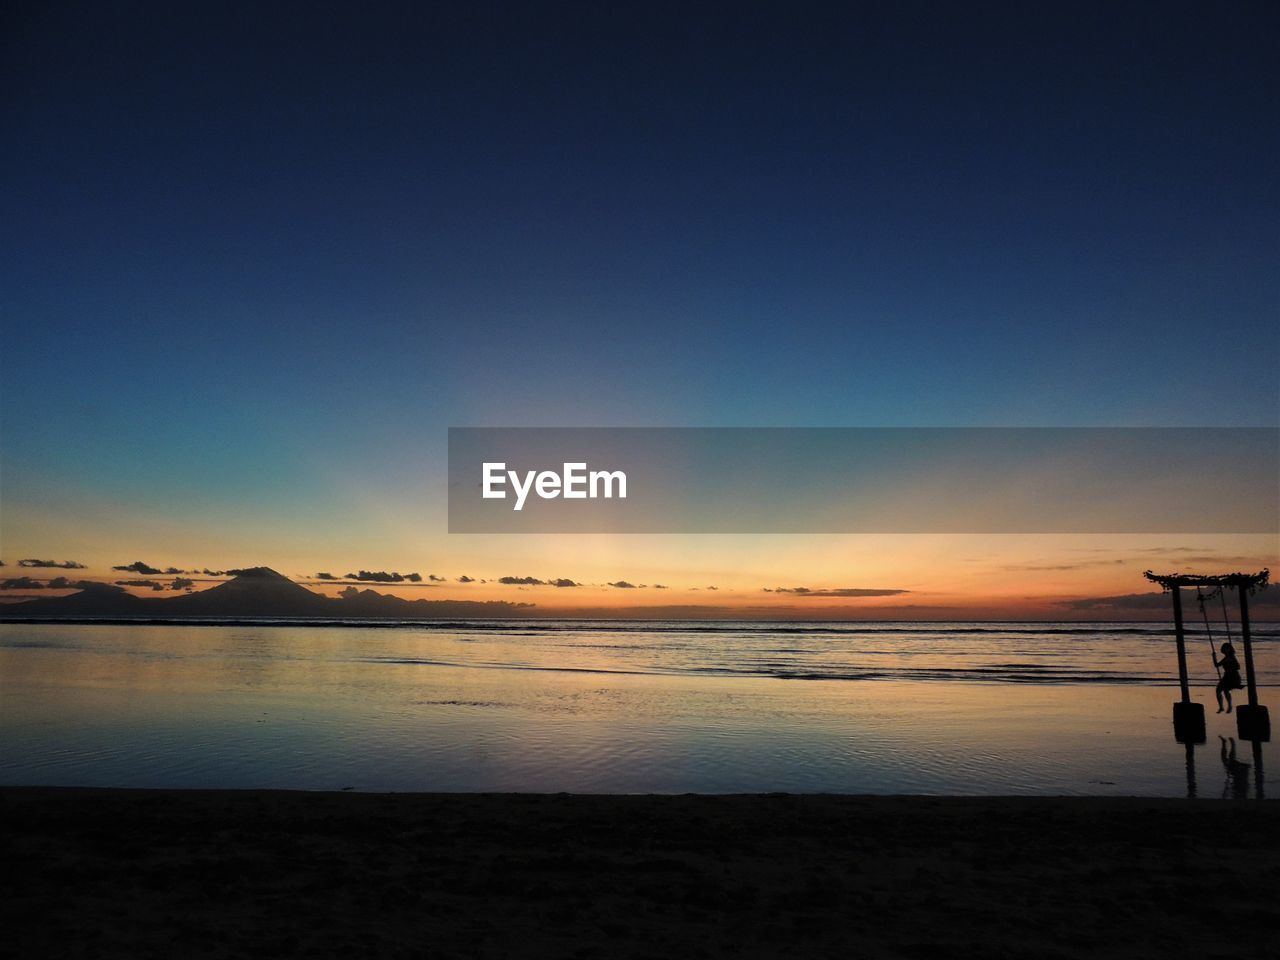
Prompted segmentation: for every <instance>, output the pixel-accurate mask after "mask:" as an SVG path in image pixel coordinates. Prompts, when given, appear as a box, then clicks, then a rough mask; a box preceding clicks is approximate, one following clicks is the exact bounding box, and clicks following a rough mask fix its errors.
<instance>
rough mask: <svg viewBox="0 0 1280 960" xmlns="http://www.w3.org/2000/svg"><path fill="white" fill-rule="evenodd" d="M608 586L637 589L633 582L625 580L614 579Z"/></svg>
mask: <svg viewBox="0 0 1280 960" xmlns="http://www.w3.org/2000/svg"><path fill="white" fill-rule="evenodd" d="M609 586H611V587H617V588H618V589H619V590H636V589H638V588H637V587H636V585H635V584H634V583H628V582H627V581H626V580H615V581H614V582H613V583H610V584H609Z"/></svg>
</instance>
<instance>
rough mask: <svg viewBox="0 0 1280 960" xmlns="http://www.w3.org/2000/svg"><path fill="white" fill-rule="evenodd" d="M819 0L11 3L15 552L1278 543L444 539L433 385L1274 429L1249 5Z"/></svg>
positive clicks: (683, 558) (723, 555)
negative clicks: (840, 1) (804, 0)
mask: <svg viewBox="0 0 1280 960" xmlns="http://www.w3.org/2000/svg"><path fill="white" fill-rule="evenodd" d="M831 6H832V5H826V4H820V5H818V4H815V5H796V4H788V5H783V4H772V5H757V4H735V5H732V6H730V5H725V6H719V7H716V6H712V5H698V7H697V9H696V10H691V9H689V5H665V4H644V5H636V6H633V7H628V8H623V7H621V6H620V5H612V4H609V5H599V4H595V5H588V4H557V5H540V4H519V5H508V6H506V7H498V6H487V5H484V4H476V3H467V4H458V5H445V4H440V5H424V4H403V5H401V4H378V5H368V4H364V5H355V4H319V5H317V4H307V5H302V4H299V5H296V6H291V5H279V6H275V5H272V6H271V7H270V8H269V9H264V7H263V5H242V4H235V3H230V4H228V3H223V4H217V5H213V4H176V5H175V4H129V3H121V4H111V5H103V4H40V5H29V6H27V7H26V8H24V9H17V10H10V11H9V12H7V13H6V14H5V15H4V16H5V17H6V22H5V24H4V29H3V30H0V35H3V38H4V39H3V43H4V45H5V50H4V78H3V79H4V86H3V89H4V93H3V95H2V97H3V99H2V102H3V109H4V118H5V127H6V131H7V133H8V137H7V140H8V142H9V143H10V144H11V145H13V147H12V148H11V149H8V150H5V151H3V154H0V169H3V175H4V180H5V183H6V186H7V189H6V190H5V191H4V199H3V201H2V202H3V207H2V208H0V213H2V216H3V222H4V223H5V225H6V228H7V229H5V230H4V231H3V233H2V234H0V243H2V244H3V267H2V269H3V274H2V275H0V280H2V281H3V293H0V298H2V299H0V310H2V311H3V321H2V322H3V332H4V336H3V344H4V346H3V351H2V354H0V559H3V561H4V562H5V563H6V569H5V571H4V572H5V573H6V574H7V573H12V572H13V571H12V570H11V569H10V568H14V567H15V564H16V563H17V562H18V560H19V559H23V558H45V557H48V558H57V559H59V560H65V559H74V560H76V561H77V562H82V563H85V564H86V568H87V570H88V574H89V575H93V576H102V577H104V578H109V577H111V576H112V571H111V569H110V568H111V567H112V566H116V565H124V564H127V563H130V562H133V561H136V560H138V559H139V558H141V559H143V560H144V561H145V562H146V563H148V564H152V565H154V566H156V567H157V568H160V569H164V568H168V567H170V566H173V567H176V568H182V569H202V568H206V567H208V568H214V569H225V568H228V567H237V566H249V565H255V564H259V563H261V564H267V565H271V566H273V567H276V568H278V569H280V570H281V571H282V572H286V573H290V574H291V575H299V576H302V575H313V574H315V573H316V572H320V571H330V572H333V571H337V572H340V573H346V572H357V571H359V570H362V569H365V570H370V571H378V570H388V571H390V570H397V571H420V572H422V573H423V574H424V575H425V574H426V573H427V572H428V571H435V572H437V573H438V575H440V576H442V577H444V578H445V579H446V580H447V581H448V582H449V583H450V586H449V590H450V591H451V592H450V596H475V597H476V598H482V599H486V598H490V597H494V598H498V597H502V598H511V597H512V595H513V591H523V594H522V596H521V599H529V598H530V597H532V598H534V599H535V600H536V602H539V603H542V604H545V605H550V604H552V603H560V604H563V603H566V602H569V601H566V600H564V599H563V597H564V595H565V594H568V593H572V592H573V591H572V590H566V589H563V588H545V587H539V586H537V585H502V584H493V583H492V582H491V581H494V580H498V579H500V578H501V577H503V576H512V577H517V578H519V577H533V578H535V579H544V580H546V579H555V578H568V579H573V580H574V581H575V582H582V583H584V584H588V585H589V586H588V587H587V588H578V589H581V590H582V592H581V593H580V594H575V596H580V597H582V598H583V599H580V600H575V601H573V602H575V603H579V604H584V605H603V606H610V605H615V606H616V605H619V604H622V603H624V602H625V603H627V604H634V603H658V602H659V601H658V600H657V599H656V598H655V595H654V594H652V593H645V596H644V597H643V599H640V600H636V599H633V597H634V595H635V594H637V593H643V592H644V591H641V590H640V589H639V588H611V587H608V586H607V584H609V583H616V582H620V581H624V582H632V583H637V584H638V583H645V584H649V585H652V584H653V583H655V582H659V583H663V584H664V585H666V586H667V587H668V594H664V599H663V600H662V601H661V602H664V603H665V602H679V603H703V602H708V601H706V597H707V595H708V591H707V589H706V588H707V587H709V586H716V587H717V588H718V589H717V591H716V593H721V592H722V591H723V592H724V593H727V594H730V595H732V599H729V600H721V599H719V598H717V600H716V602H718V603H731V604H737V605H739V606H749V605H752V604H754V603H767V604H775V605H776V604H779V603H780V601H779V600H778V599H777V595H776V594H774V593H772V592H771V593H769V594H765V592H764V591H765V588H766V587H767V588H769V589H770V591H772V590H773V589H775V588H776V587H779V586H782V587H789V588H794V587H796V586H804V587H806V588H808V589H810V590H836V589H864V588H865V589H894V590H904V591H910V595H911V596H912V597H913V598H914V600H916V601H917V602H919V603H921V604H926V603H927V604H929V605H931V607H932V608H936V609H941V608H942V607H946V608H948V609H965V610H970V611H979V610H980V611H982V612H984V613H988V614H989V613H992V612H995V613H999V612H1000V611H1002V610H1003V611H1006V612H1013V613H1016V612H1027V611H1033V610H1034V611H1049V612H1051V611H1052V610H1053V609H1055V606H1054V605H1055V604H1059V605H1060V604H1062V603H1066V602H1069V601H1071V600H1073V599H1079V598H1087V597H1089V596H1101V595H1110V594H1126V593H1130V592H1137V591H1139V590H1141V588H1142V586H1143V584H1142V582H1141V579H1140V576H1139V574H1140V572H1141V569H1143V567H1144V564H1147V563H1148V562H1150V557H1151V556H1153V555H1154V556H1156V557H1157V558H1158V560H1161V561H1166V560H1167V561H1168V562H1169V563H1173V561H1174V560H1175V559H1176V558H1178V557H1198V558H1201V560H1202V563H1204V564H1208V565H1212V566H1215V567H1221V566H1224V565H1225V566H1227V567H1234V566H1255V567H1256V566H1261V565H1265V564H1268V563H1270V564H1275V563H1277V562H1278V561H1277V557H1278V556H1280V544H1278V541H1277V538H1276V537H1274V536H1268V535H1253V536H1235V537H1224V536H1215V537H1200V538H1198V539H1194V540H1192V541H1187V540H1186V538H1185V537H1183V538H1166V539H1164V540H1159V539H1157V540H1155V541H1153V540H1152V539H1151V538H1129V539H1128V540H1123V539H1121V540H1120V541H1118V542H1117V541H1116V539H1115V538H1104V537H1093V538H1080V537H1074V538H1073V537H1048V536H1044V537H1039V538H1022V539H1019V538H1012V537H986V538H980V537H942V536H934V537H921V536H916V537H906V536H899V537H894V536H888V535H884V536H876V537H871V536H861V537H857V536H822V535H810V536H763V535H757V536H750V535H743V536H706V535H700V536H693V535H688V536H666V537H639V536H615V537H611V536H599V535H597V536H573V537H569V536H535V535H529V536H496V535H494V536H489V535H486V536H480V535H471V536H465V535H450V534H448V533H447V524H446V514H445V493H446V483H445V471H446V462H445V453H446V435H447V429H448V428H449V427H457V426H610V425H616V426H1030V425H1036V426H1062V425H1070V426H1208V427H1213V426H1225V425H1231V426H1271V427H1274V426H1276V425H1277V424H1280V378H1278V377H1277V374H1276V371H1277V370H1278V369H1280V324H1277V322H1276V321H1277V307H1278V306H1280V275H1278V273H1277V269H1276V264H1277V254H1278V253H1280V242H1278V241H1280V235H1278V232H1277V225H1278V224H1280V196H1278V194H1277V191H1278V186H1277V184H1280V177H1277V174H1278V173H1280V170H1277V157H1280V149H1278V148H1280V128H1278V127H1277V125H1276V124H1275V123H1274V120H1273V119H1272V118H1273V114H1274V104H1275V103H1276V102H1277V94H1278V93H1280V89H1278V87H1280V82H1278V78H1277V71H1276V69H1275V67H1274V64H1273V62H1272V61H1273V59H1274V58H1273V56H1272V54H1273V53H1274V50H1275V48H1276V45H1277V41H1278V40H1280V30H1278V29H1277V27H1278V25H1280V11H1277V9H1276V7H1275V6H1274V5H1272V4H1266V3H1247V2H1241V3H1232V4H1222V5H1216V6H1214V7H1212V8H1209V7H1205V6H1204V5H1203V4H1192V3H1162V4H1158V5H1157V4H1149V5H1148V4H1140V3H1139V4H1126V5H1123V7H1122V8H1119V9H1117V5H1112V4H1080V3H1072V4H1052V3H1050V4H1033V5H1028V4H1001V3H993V4H979V5H934V4H912V3H902V4H892V5H884V8H883V9H879V10H874V9H873V10H868V9H845V10H835V9H830V7H831ZM371 7H373V9H370V8H371ZM1152 551H1163V553H1160V552H1157V553H1154V554H1153V553H1152ZM1178 551H1181V553H1179V552H1178ZM1082 557H1083V558H1087V559H1086V560H1082V559H1081V558H1082ZM1102 558H1105V559H1106V560H1107V561H1111V560H1120V561H1121V562H1119V563H1111V562H1101V560H1102ZM1095 561H1098V562H1095ZM28 572H29V573H32V574H33V575H34V573H35V571H28ZM461 576H469V577H471V578H473V579H474V580H476V581H479V580H481V579H483V580H486V581H490V582H486V583H485V584H479V583H478V582H477V583H465V584H460V583H458V578H459V577H461ZM504 588H505V592H504ZM695 588H696V589H695ZM398 589H403V591H404V592H405V593H406V595H421V594H422V593H424V592H427V591H437V592H438V591H440V590H442V589H444V588H443V587H440V586H436V587H430V586H422V587H403V588H398ZM652 589H653V588H652V586H649V587H647V588H646V590H650V591H652ZM415 590H416V591H417V593H413V591H415ZM623 594H625V596H626V598H627V599H626V600H625V601H624V600H621V599H619V597H620V596H622V595H623ZM921 594H925V595H927V598H928V599H927V600H924V601H922V600H919V597H920V595H921ZM790 596H791V597H794V596H795V595H794V594H792V595H790ZM898 596H901V597H905V596H908V594H901V595H898ZM668 597H672V598H674V599H670V600H669V599H667V598H668ZM1028 598H1033V599H1028ZM828 599H830V598H828ZM875 599H876V602H877V603H885V602H887V601H885V600H884V599H883V598H875ZM788 602H792V601H790V600H788ZM824 602H825V601H824ZM895 602H900V603H906V602H907V601H905V600H902V601H895ZM848 603H851V604H854V605H855V606H856V605H857V604H861V606H860V607H859V609H862V610H864V612H865V609H866V608H868V607H870V606H871V604H870V603H869V602H867V598H863V599H862V600H859V601H856V602H855V601H848ZM807 609H812V608H811V607H810V608H807ZM899 612H903V613H904V615H906V614H907V613H909V611H899Z"/></svg>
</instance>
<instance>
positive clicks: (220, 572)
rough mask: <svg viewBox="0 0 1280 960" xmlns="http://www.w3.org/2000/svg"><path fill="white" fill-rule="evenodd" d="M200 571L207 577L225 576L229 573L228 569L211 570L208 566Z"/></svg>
mask: <svg viewBox="0 0 1280 960" xmlns="http://www.w3.org/2000/svg"><path fill="white" fill-rule="evenodd" d="M200 572H201V573H202V574H204V575H205V576H206V577H225V576H226V575H227V571H225V570H210V569H209V568H208V567H206V568H205V569H203V570H201V571H200Z"/></svg>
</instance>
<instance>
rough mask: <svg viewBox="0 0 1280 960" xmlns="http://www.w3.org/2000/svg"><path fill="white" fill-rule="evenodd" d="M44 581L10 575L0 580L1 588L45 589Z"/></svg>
mask: <svg viewBox="0 0 1280 960" xmlns="http://www.w3.org/2000/svg"><path fill="white" fill-rule="evenodd" d="M43 589H44V582H43V581H41V580H32V579H31V578H30V577H10V578H9V579H8V580H5V581H3V582H0V590H43Z"/></svg>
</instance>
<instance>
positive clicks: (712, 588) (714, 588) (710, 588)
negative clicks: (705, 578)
mask: <svg viewBox="0 0 1280 960" xmlns="http://www.w3.org/2000/svg"><path fill="white" fill-rule="evenodd" d="M707 589H708V590H719V589H720V588H719V587H707Z"/></svg>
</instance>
